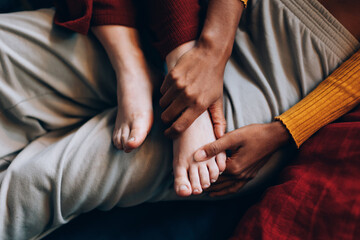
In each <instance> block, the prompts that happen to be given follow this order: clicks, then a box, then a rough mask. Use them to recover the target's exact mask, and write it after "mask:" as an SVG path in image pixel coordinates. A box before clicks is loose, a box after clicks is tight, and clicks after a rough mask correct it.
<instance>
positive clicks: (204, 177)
mask: <svg viewBox="0 0 360 240" xmlns="http://www.w3.org/2000/svg"><path fill="white" fill-rule="evenodd" d="M199 175H200V183H201V187H202V189H206V188H208V187H210V176H209V170H208V168H207V166H206V164H201V165H200V167H199Z"/></svg>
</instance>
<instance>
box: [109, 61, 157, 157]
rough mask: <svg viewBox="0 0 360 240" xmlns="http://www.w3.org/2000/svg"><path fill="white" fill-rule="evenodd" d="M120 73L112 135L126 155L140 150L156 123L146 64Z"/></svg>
mask: <svg viewBox="0 0 360 240" xmlns="http://www.w3.org/2000/svg"><path fill="white" fill-rule="evenodd" d="M132 69H133V70H130V71H126V72H121V73H120V74H118V87H117V96H118V112H117V116H116V123H115V128H114V132H113V142H114V145H115V147H117V148H118V149H122V150H124V151H125V152H130V151H131V150H133V149H135V148H137V147H139V146H140V145H141V144H142V143H143V142H144V140H145V138H146V136H147V134H148V133H149V131H150V129H151V126H152V123H153V108H152V89H153V84H152V79H151V78H152V76H151V73H150V71H149V69H148V67H147V65H146V63H144V64H143V65H142V66H140V67H139V66H134V68H132Z"/></svg>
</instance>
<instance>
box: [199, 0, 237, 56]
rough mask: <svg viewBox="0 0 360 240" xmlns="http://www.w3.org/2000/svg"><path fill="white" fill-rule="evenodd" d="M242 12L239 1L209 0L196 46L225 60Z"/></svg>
mask: <svg viewBox="0 0 360 240" xmlns="http://www.w3.org/2000/svg"><path fill="white" fill-rule="evenodd" d="M243 10H244V4H243V3H242V2H241V1H240V0H211V1H210V2H209V6H208V10H207V14H206V18H205V22H204V26H203V29H202V32H201V34H200V37H199V41H198V44H200V45H201V46H203V47H205V48H208V49H211V50H212V51H213V53H214V54H216V55H218V56H219V57H223V58H224V59H226V60H227V59H228V58H229V56H230V54H231V51H232V47H233V44H234V39H235V33H236V29H237V27H238V25H239V21H240V17H241V15H242V12H243Z"/></svg>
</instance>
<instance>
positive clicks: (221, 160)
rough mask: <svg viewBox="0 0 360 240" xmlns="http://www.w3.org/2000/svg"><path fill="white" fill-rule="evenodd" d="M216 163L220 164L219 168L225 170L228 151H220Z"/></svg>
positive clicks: (221, 170)
mask: <svg viewBox="0 0 360 240" xmlns="http://www.w3.org/2000/svg"><path fill="white" fill-rule="evenodd" d="M216 163H217V165H218V168H219V171H220V172H223V171H225V168H226V153H224V152H222V153H219V154H218V155H217V156H216Z"/></svg>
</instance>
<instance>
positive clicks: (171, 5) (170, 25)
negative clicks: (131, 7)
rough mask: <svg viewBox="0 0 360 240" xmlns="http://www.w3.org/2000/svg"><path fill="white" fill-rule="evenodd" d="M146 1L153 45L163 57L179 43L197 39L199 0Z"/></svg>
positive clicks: (199, 11) (198, 30)
mask: <svg viewBox="0 0 360 240" xmlns="http://www.w3.org/2000/svg"><path fill="white" fill-rule="evenodd" d="M148 3H149V7H148V9H149V13H148V14H149V18H150V28H151V30H152V32H153V33H154V35H155V40H154V45H155V47H156V48H157V49H158V50H159V52H160V54H161V55H162V56H163V57H165V56H166V55H167V54H168V53H170V52H171V51H172V50H173V49H175V48H176V47H178V46H179V45H181V44H183V43H185V42H188V41H191V40H194V39H197V37H198V35H199V32H200V21H201V19H200V13H201V7H200V4H199V0H152V1H148Z"/></svg>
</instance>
